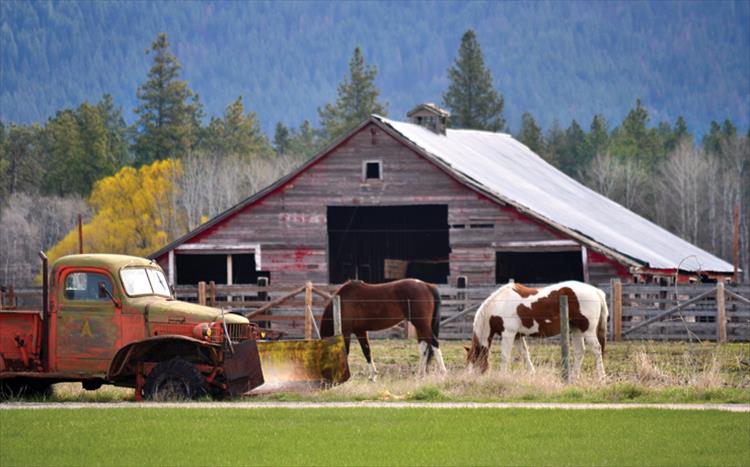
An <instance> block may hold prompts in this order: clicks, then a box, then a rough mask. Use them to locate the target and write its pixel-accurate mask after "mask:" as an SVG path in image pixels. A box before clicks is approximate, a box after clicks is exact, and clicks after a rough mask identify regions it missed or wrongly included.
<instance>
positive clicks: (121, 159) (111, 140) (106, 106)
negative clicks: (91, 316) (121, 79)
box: [96, 94, 130, 168]
mask: <svg viewBox="0 0 750 467" xmlns="http://www.w3.org/2000/svg"><path fill="white" fill-rule="evenodd" d="M96 107H97V108H98V110H99V113H100V114H101V116H102V118H103V119H104V126H105V127H106V128H107V134H108V136H107V139H108V144H107V157H108V159H110V161H111V162H112V164H113V165H114V166H115V167H116V168H120V167H122V166H123V165H125V164H127V163H129V162H130V157H129V155H128V141H127V131H128V126H127V125H126V124H125V118H123V116H122V107H115V104H114V102H113V99H112V95H111V94H104V95H103V96H102V99H101V100H100V101H99V103H98V104H96Z"/></svg>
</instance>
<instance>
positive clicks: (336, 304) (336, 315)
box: [333, 295, 341, 336]
mask: <svg viewBox="0 0 750 467" xmlns="http://www.w3.org/2000/svg"><path fill="white" fill-rule="evenodd" d="M333 335H334V336H340V335H341V297H340V296H339V295H334V296H333Z"/></svg>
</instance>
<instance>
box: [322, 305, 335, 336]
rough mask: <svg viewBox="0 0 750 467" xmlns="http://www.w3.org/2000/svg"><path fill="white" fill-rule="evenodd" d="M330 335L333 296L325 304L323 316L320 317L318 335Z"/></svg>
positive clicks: (331, 334)
mask: <svg viewBox="0 0 750 467" xmlns="http://www.w3.org/2000/svg"><path fill="white" fill-rule="evenodd" d="M334 296H335V295H334ZM331 336H333V297H331V300H330V301H329V302H328V304H327V305H326V307H325V310H324V311H323V316H321V317H320V337H331Z"/></svg>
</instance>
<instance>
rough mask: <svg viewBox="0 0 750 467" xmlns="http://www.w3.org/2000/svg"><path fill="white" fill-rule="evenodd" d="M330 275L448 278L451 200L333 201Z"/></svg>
mask: <svg viewBox="0 0 750 467" xmlns="http://www.w3.org/2000/svg"><path fill="white" fill-rule="evenodd" d="M328 252H329V260H330V261H329V265H330V266H329V280H330V281H331V283H334V284H337V283H342V282H344V281H346V280H347V279H361V280H363V281H366V282H372V283H380V282H387V281H389V280H394V279H399V278H403V277H414V278H417V279H422V280H424V281H428V282H434V283H446V282H447V280H448V273H449V264H448V255H449V253H450V242H449V239H448V206H447V205H424V206H367V207H359V206H329V207H328Z"/></svg>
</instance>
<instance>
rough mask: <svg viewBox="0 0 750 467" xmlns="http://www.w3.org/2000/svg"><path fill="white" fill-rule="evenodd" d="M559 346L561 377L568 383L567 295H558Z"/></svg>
mask: <svg viewBox="0 0 750 467" xmlns="http://www.w3.org/2000/svg"><path fill="white" fill-rule="evenodd" d="M560 348H561V349H562V378H563V381H564V382H565V383H570V323H569V321H568V296H567V295H561V296H560Z"/></svg>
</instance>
